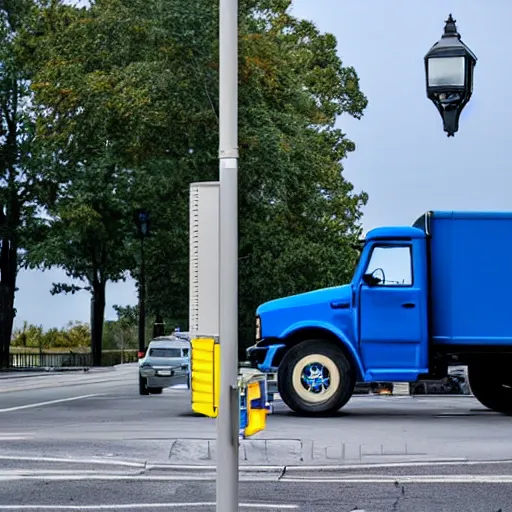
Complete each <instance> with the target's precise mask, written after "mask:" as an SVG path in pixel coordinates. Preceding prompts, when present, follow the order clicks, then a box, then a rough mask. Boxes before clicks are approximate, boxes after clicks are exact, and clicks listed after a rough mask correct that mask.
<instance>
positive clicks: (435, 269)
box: [414, 211, 512, 346]
mask: <svg viewBox="0 0 512 512" xmlns="http://www.w3.org/2000/svg"><path fill="white" fill-rule="evenodd" d="M414 226H415V227H419V228H422V229H424V230H425V232H426V233H427V235H428V236H429V255H428V258H429V261H430V265H429V266H430V268H429V271H430V279H429V282H430V287H431V290H430V298H431V301H430V308H431V311H430V312H431V314H430V326H429V328H430V331H431V339H432V341H433V343H434V344H443V345H448V344H451V345H468V346H475V345H489V346H499V345H512V314H511V313H512V307H511V295H512V269H509V264H510V261H511V255H512V213H510V212H444V211H438V212H429V213H427V214H425V215H423V216H422V217H420V218H419V219H418V220H417V221H416V223H415V224H414Z"/></svg>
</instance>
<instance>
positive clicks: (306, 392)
mask: <svg viewBox="0 0 512 512" xmlns="http://www.w3.org/2000/svg"><path fill="white" fill-rule="evenodd" d="M308 366H310V367H313V368H312V370H311V368H310V369H308V370H307V367H308ZM305 370H307V371H306V372H305ZM325 370H327V375H328V378H329V382H328V386H325V385H320V384H319V383H320V381H321V380H324V379H322V377H321V376H320V371H321V373H322V374H323V377H325V375H326V372H325ZM306 373H309V376H310V377H311V376H313V377H315V376H316V377H318V378H317V379H313V380H315V381H316V384H317V385H316V386H312V385H311V379H309V381H310V382H305V380H308V379H304V378H303V377H306ZM340 382H341V378H340V371H339V370H338V367H337V366H336V364H335V363H334V361H333V360H332V359H330V358H329V357H327V356H324V355H322V354H311V355H309V356H305V357H303V358H302V359H301V360H300V361H298V362H297V364H296V365H295V367H294V368H293V373H292V384H293V389H294V391H295V393H297V395H298V396H299V397H300V398H301V399H302V400H304V401H305V402H309V403H314V404H318V403H321V402H326V401H327V400H329V399H330V398H332V397H333V396H334V395H335V393H336V391H337V390H338V388H339V387H340ZM308 386H309V389H308Z"/></svg>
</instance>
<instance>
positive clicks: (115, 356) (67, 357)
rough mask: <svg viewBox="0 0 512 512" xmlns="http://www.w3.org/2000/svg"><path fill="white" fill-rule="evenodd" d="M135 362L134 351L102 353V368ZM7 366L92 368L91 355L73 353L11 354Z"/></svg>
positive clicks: (135, 353)
mask: <svg viewBox="0 0 512 512" xmlns="http://www.w3.org/2000/svg"><path fill="white" fill-rule="evenodd" d="M136 361H137V351H136V350H125V351H122V350H105V351H103V353H102V357H101V364H102V366H114V365H116V364H122V363H133V362H136ZM9 365H10V367H11V368H16V369H23V368H73V367H74V368H77V367H84V368H88V367H90V366H92V354H90V353H75V352H67V353H66V352H61V353H57V352H37V353H33V352H32V353H23V352H20V353H11V354H10V361H9Z"/></svg>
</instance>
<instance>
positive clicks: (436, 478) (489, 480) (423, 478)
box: [279, 475, 512, 485]
mask: <svg viewBox="0 0 512 512" xmlns="http://www.w3.org/2000/svg"><path fill="white" fill-rule="evenodd" d="M279 482H280V483H285V482H286V483H295V484H296V483H316V484H333V483H336V484H366V485H368V484H395V483H396V482H398V483H399V484H510V483H512V475H389V476H387V475H386V476H384V475H368V476H363V475H361V476H357V477H346V478H343V477H333V478H326V477H323V478H322V477H319V478H314V477H311V478H286V477H285V478H282V479H281V480H279Z"/></svg>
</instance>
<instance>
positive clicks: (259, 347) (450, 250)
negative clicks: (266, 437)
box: [248, 212, 512, 415]
mask: <svg viewBox="0 0 512 512" xmlns="http://www.w3.org/2000/svg"><path fill="white" fill-rule="evenodd" d="M502 217H503V215H502ZM505 218H506V224H503V223H502V222H501V223H500V228H503V226H504V225H506V226H507V227H508V228H510V231H511V235H512V215H511V214H506V215H505ZM500 219H501V217H500ZM498 220H499V219H498ZM501 220H503V219H501ZM461 221H464V222H461ZM469 221H471V222H469ZM482 221H483V222H482ZM496 222H497V218H494V217H492V216H491V217H489V216H486V215H483V216H482V214H478V213H476V214H475V213H474V214H469V215H468V214H467V213H466V214H457V212H429V213H428V214H425V216H422V217H420V219H418V221H417V222H416V223H415V224H414V226H398V227H382V228H376V229H373V230H371V231H370V232H369V233H368V234H367V236H366V238H365V240H364V246H363V248H362V252H361V256H360V259H359V262H358V264H357V267H356V268H355V271H354V274H353V278H352V281H351V282H350V283H349V284H345V285H341V286H334V287H331V288H325V289H320V290H314V291H311V292H307V293H302V294H299V295H294V296H289V297H284V298H279V299H276V300H272V301H269V302H266V303H264V304H262V305H260V306H259V307H258V309H257V311H256V331H257V332H256V338H257V340H256V344H255V345H254V346H252V347H250V348H249V349H248V358H249V360H250V361H251V363H252V365H253V366H255V367H257V368H259V369H260V370H262V371H267V372H277V374H278V388H279V393H280V396H281V398H282V400H283V401H284V402H285V403H286V404H287V405H288V406H289V407H290V408H291V409H292V410H294V411H296V412H298V413H303V414H308V415H311V414H313V415H314V414H323V413H329V412H333V411H337V410H339V409H340V408H342V407H343V406H344V405H345V404H346V403H347V402H348V400H349V399H350V397H351V396H352V393H353V390H354V386H355V383H356V382H378V381H390V382H415V381H417V380H419V379H423V378H440V377H443V376H445V374H446V372H447V370H448V364H449V363H450V362H452V363H453V364H466V363H467V364H471V365H472V366H473V372H472V373H473V375H474V376H475V379H476V378H477V377H476V375H477V373H478V372H479V368H480V366H479V364H480V363H479V362H478V361H479V354H480V353H482V352H484V353H489V352H491V353H493V351H494V352H495V353H496V354H497V356H496V357H499V354H500V353H505V352H507V353H508V352H510V349H511V346H512V329H511V328H508V327H506V329H507V332H506V334H507V336H508V334H509V331H511V332H510V335H511V336H510V337H509V338H506V339H507V340H508V342H504V341H502V342H501V344H500V346H498V347H497V346H495V342H493V340H494V339H495V338H496V336H494V334H495V332H494V331H496V328H492V327H491V326H489V327H488V328H487V331H486V327H485V325H484V324H482V323H479V324H478V326H476V327H475V329H476V328H477V329H480V331H482V332H481V337H480V338H479V340H480V341H479V342H478V343H475V342H472V341H471V340H474V337H472V336H471V332H469V331H468V327H467V325H468V323H467V322H466V323H464V322H461V323H460V325H459V324H458V323H457V321H458V320H457V319H458V318H459V317H460V316H461V311H466V312H469V314H471V311H470V309H469V308H471V307H474V305H472V304H471V303H470V302H464V301H463V299H462V298H461V299H460V301H459V306H457V305H456V304H454V303H453V301H452V302H447V301H448V300H449V299H450V297H452V296H454V293H455V292H454V291H455V290H460V289H463V288H464V287H467V277H466V278H464V281H463V280H462V278H460V279H459V277H458V274H457V271H456V268H457V266H458V265H459V266H460V265H462V266H463V267H464V268H467V267H468V266H469V267H470V266H471V264H472V262H471V261H470V260H471V258H477V260H478V263H479V264H482V263H483V261H482V257H485V256H482V253H481V251H480V252H477V251H476V250H475V235H476V241H478V237H479V231H480V236H481V237H483V238H484V239H485V238H486V237H487V239H488V241H490V242H491V243H492V241H493V240H494V238H495V237H496V236H498V234H497V232H498V231H499V229H498V230H496ZM471 229H473V230H476V231H473V232H472V233H471ZM454 240H455V241H457V240H458V243H454ZM470 243H471V244H473V245H472V247H469V244H470ZM489 254H492V253H489ZM475 263H476V261H475ZM488 263H489V265H492V263H493V262H492V261H491V260H489V262H488ZM456 279H458V280H457V281H456ZM486 283H487V284H486V286H487V287H488V288H489V287H492V290H487V291H490V292H493V293H494V296H496V293H497V294H498V295H499V296H501V295H503V293H505V291H506V292H509V293H510V292H512V283H507V284H506V285H505V284H503V283H499V282H496V280H492V281H489V282H486ZM481 286H483V285H481ZM504 286H505V287H506V286H508V288H507V289H506V290H505V289H504ZM477 291H478V290H477ZM436 294H437V295H436ZM466 300H468V301H469V300H473V299H469V298H468V299H466ZM473 302H474V301H473ZM456 307H458V308H459V309H457V310H456V309H455V308H456ZM457 329H459V331H460V332H456V331H457ZM504 329H505V327H504ZM486 332H488V335H487V334H486ZM459 334H460V335H459ZM462 334H463V335H462ZM503 334H505V333H503ZM503 339H505V338H503ZM471 343H473V345H472V346H470V345H471ZM470 370H471V366H470ZM480 373H481V372H480ZM475 379H473V380H474V383H475V384H477V385H476V386H475V385H474V384H471V372H470V385H472V388H475V387H476V388H478V387H479V383H480V382H481V381H482V379H483V378H482V377H479V379H480V380H479V381H478V383H476V382H475ZM484 379H485V377H484ZM510 384H512V379H511V382H510ZM507 386H508V384H507V383H502V384H501V385H500V392H501V393H503V389H505V388H506V387H507ZM509 389H510V388H509ZM473 391H474V390H473ZM487 394H489V393H487ZM475 395H476V393H475ZM476 396H477V398H478V399H479V400H481V401H482V403H484V405H486V406H489V401H488V400H487V401H486V400H482V396H479V395H476ZM504 401H505V402H507V404H508V403H509V402H510V407H511V408H512V395H511V396H510V397H509V396H508V395H507V398H504V399H503V400H501V402H502V404H501V406H499V407H497V406H495V405H496V400H494V402H493V404H492V405H493V407H491V408H494V409H496V410H499V409H500V408H501V409H503V410H504V409H505V408H508V407H509V406H508V405H507V406H506V407H505V405H503V402H504Z"/></svg>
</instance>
